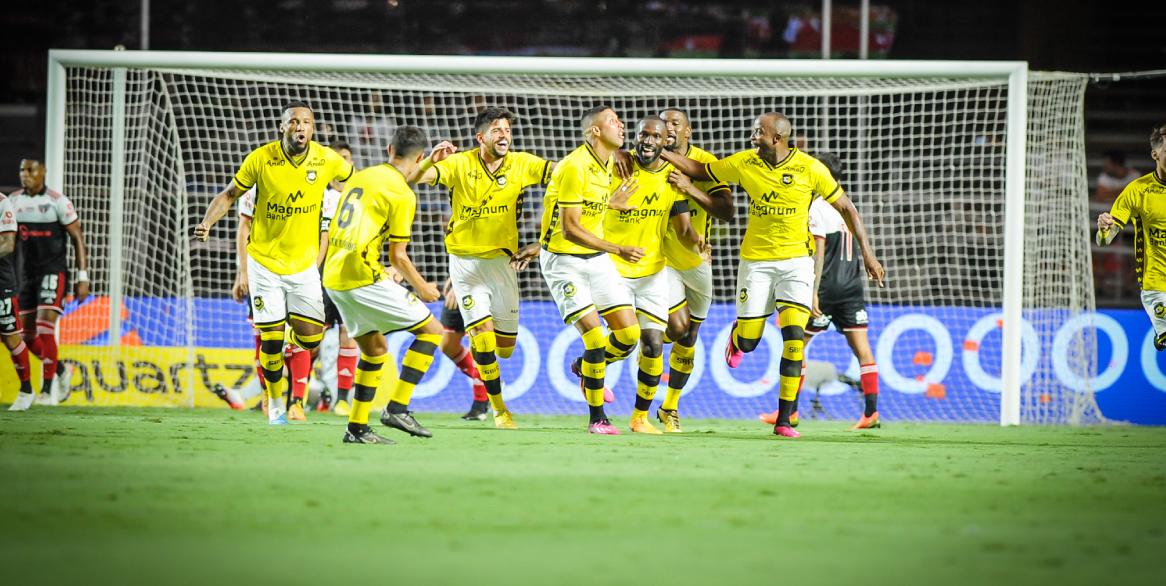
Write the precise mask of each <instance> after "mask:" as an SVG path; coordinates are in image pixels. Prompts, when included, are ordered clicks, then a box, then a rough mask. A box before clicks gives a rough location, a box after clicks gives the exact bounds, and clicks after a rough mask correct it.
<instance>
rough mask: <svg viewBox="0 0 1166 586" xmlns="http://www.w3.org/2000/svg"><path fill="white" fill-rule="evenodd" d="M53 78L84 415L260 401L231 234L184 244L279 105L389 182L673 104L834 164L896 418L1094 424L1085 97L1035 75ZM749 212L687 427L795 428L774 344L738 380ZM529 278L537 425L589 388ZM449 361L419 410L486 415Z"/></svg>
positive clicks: (413, 71) (93, 65)
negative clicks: (85, 272)
mask: <svg viewBox="0 0 1166 586" xmlns="http://www.w3.org/2000/svg"><path fill="white" fill-rule="evenodd" d="M48 79H49V95H48V112H47V130H46V141H45V144H46V153H45V155H46V165H47V172H48V176H47V183H48V185H49V186H50V187H52V188H54V189H59V190H61V191H62V192H64V193H65V194H66V195H68V196H69V197H71V198H72V200H73V202H74V203H75V205H76V207H77V209H78V211H79V213H80V214H81V217H82V221H83V222H84V224H85V228H86V233H87V235H88V237H89V238H90V240H91V241H92V242H91V245H90V248H91V256H92V257H93V260H92V263H91V264H92V268H91V270H90V275H91V278H92V280H93V287H94V291H95V299H94V300H92V301H90V302H88V303H87V304H86V305H85V306H82V307H80V308H76V309H75V310H74V311H73V312H72V313H71V315H70V316H69V318H70V319H69V320H68V321H67V322H66V323H65V325H63V328H64V327H73V328H76V329H77V330H78V331H82V332H84V334H83V335H82V334H78V335H76V336H72V337H71V338H70V342H69V343H66V344H65V346H64V351H63V354H62V355H63V357H64V358H66V359H70V360H72V361H74V362H75V363H76V364H77V365H78V366H79V368H78V369H77V371H78V373H79V374H77V375H75V377H74V382H73V385H74V389H75V390H74V392H75V396H80V397H83V399H74V400H78V401H88V402H90V403H92V404H109V405H123V404H156V405H191V406H193V405H203V404H206V405H210V404H214V399H213V398H212V397H211V396H210V395H209V392H208V390H207V388H206V387H207V385H208V384H209V383H212V382H222V383H223V384H227V385H228V386H230V384H234V383H236V382H239V381H242V380H243V379H245V378H246V376H247V374H248V372H247V370H246V369H247V368H249V367H250V362H249V356H250V350H249V349H248V348H249V345H250V342H251V339H250V337H249V332H248V329H247V325H246V322H245V314H246V310H245V308H243V306H241V305H239V304H236V303H234V302H233V301H231V300H230V299H229V298H228V296H229V290H230V284H231V282H232V280H233V278H234V270H235V259H234V249H233V238H234V229H235V220H234V214H232V215H231V216H229V217H228V218H227V219H224V221H222V222H220V223H219V225H217V226H216V228H215V230H214V232H213V233H212V237H211V240H210V241H209V242H208V243H197V242H193V241H192V240H191V238H190V231H191V228H192V227H193V225H194V224H195V223H197V221H198V218H199V217H201V214H202V211H203V210H204V209H205V207H206V205H207V203H208V202H209V200H210V199H211V197H213V195H214V194H215V193H216V192H217V191H218V190H220V189H221V188H222V187H223V186H224V185H226V184H227V182H228V181H230V179H231V174H232V173H233V172H234V170H235V168H236V167H237V165H238V164H239V163H240V162H241V161H242V158H243V157H244V156H245V155H246V153H247V152H249V151H250V150H251V149H253V148H255V147H256V146H258V145H260V144H263V143H265V142H268V141H271V140H275V139H276V138H277V130H276V126H277V120H278V116H279V110H280V108H281V107H282V105H283V104H284V103H286V102H288V101H290V100H293V99H303V100H306V101H307V102H309V103H310V104H311V105H312V106H313V109H314V110H315V111H316V113H317V124H318V128H317V136H316V140H317V141H319V142H321V143H323V144H335V143H338V142H345V143H348V144H349V145H351V147H352V150H353V153H354V155H355V156H356V159H357V164H358V167H359V166H365V165H369V164H374V163H376V162H379V160H378V159H377V154H378V153H379V152H381V151H382V149H383V146H384V143H385V141H386V140H387V138H388V136H389V135H390V134H391V131H392V128H394V127H396V126H400V125H403V124H414V125H419V126H422V127H424V128H425V129H426V130H427V132H428V133H429V135H430V138H431V139H432V140H433V142H434V143H436V142H437V141H438V140H445V139H449V140H453V141H455V143H456V144H458V146H459V147H460V148H462V149H472V148H475V147H476V145H475V144H474V142H473V140H472V134H473V133H472V130H471V129H470V128H469V126H470V123H471V121H472V119H473V116H474V114H475V113H476V112H477V110H478V109H480V108H481V107H482V106H485V105H500V106H505V107H507V108H509V109H511V110H512V111H514V112H515V113H516V114H517V115H518V120H517V122H516V123H515V125H514V137H515V139H514V145H513V146H512V148H513V149H516V150H523V151H530V152H533V153H535V154H537V155H539V156H542V157H544V158H548V159H558V158H560V157H562V156H564V155H565V154H566V153H567V152H569V151H570V150H571V148H573V147H574V146H576V145H577V143H578V131H577V129H576V126H577V122H576V121H577V116H578V114H579V113H580V112H581V111H582V110H583V109H585V108H587V107H589V106H591V105H594V104H597V103H607V104H610V105H612V106H613V107H614V108H615V109H616V111H617V112H618V113H619V114H620V116H621V119H623V121H624V123H625V124H626V125H627V126H628V128H629V131H628V133H627V135H628V140H629V141H630V140H632V137H633V135H634V132H633V129H634V126H635V123H636V121H637V120H638V119H639V118H641V117H643V116H645V115H651V114H656V113H658V112H660V111H661V110H662V109H664V108H666V107H679V108H682V109H684V110H685V111H686V112H688V114H689V116H690V118H691V119H692V125H693V138H692V141H693V144H696V145H699V146H701V147H702V148H705V149H706V150H709V151H711V152H713V153H714V154H716V155H717V156H726V155H729V154H731V153H733V152H736V151H739V150H742V149H745V148H748V147H749V144H748V133H749V128H750V125H751V123H752V119H753V118H754V117H755V116H756V115H758V114H760V113H762V112H765V111H781V112H783V113H785V114H786V115H787V116H789V118H790V119H791V121H792V122H793V126H794V136H795V138H796V140H797V141H798V145H799V146H800V147H802V148H804V149H805V150H807V151H808V152H810V153H814V152H825V151H830V152H833V153H835V154H838V155H840V156H841V158H842V160H843V162H844V166H845V168H846V171H845V172H844V174H843V177H842V184H843V186H844V188H845V189H846V190H847V192H848V193H850V194H851V197H852V199H853V200H854V201H855V204H856V206H857V207H858V209H859V210H860V212H861V213H862V215H863V218H864V220H865V221H866V223H867V226H868V229H869V231H870V233H871V235H872V240H873V243H874V246H875V248H876V250H877V252H878V253H879V256H880V259H881V260H883V262H884V265H885V266H886V267H887V280H888V287H887V288H886V289H881V290H880V289H877V288H868V303H869V311H870V315H871V323H872V328H871V340H872V348H873V349H875V351H876V356H877V358H878V362H879V368H880V372H881V373H882V391H881V394H882V395H883V396H882V398H880V411H881V412H883V413H884V417H886V418H888V419H898V420H924V421H932V420H935V421H977V422H994V423H999V424H1001V425H1017V424H1021V423H1082V422H1091V421H1098V420H1100V418H1101V415H1100V412H1099V411H1098V409H1097V406H1096V402H1095V400H1094V397H1093V392H1092V391H1093V388H1092V386H1091V385H1092V379H1093V377H1094V376H1095V374H1096V369H1097V347H1096V340H1095V336H1094V335H1093V331H1092V330H1091V329H1089V328H1076V329H1075V330H1073V331H1071V332H1067V331H1065V328H1064V327H1063V326H1064V325H1065V324H1066V323H1067V322H1070V320H1072V319H1073V318H1075V317H1078V316H1081V315H1083V314H1087V313H1089V312H1092V311H1093V310H1094V309H1095V307H1094V299H1093V288H1092V269H1091V265H1090V260H1089V254H1090V253H1089V240H1088V233H1087V230H1088V219H1087V214H1088V208H1087V194H1086V189H1087V186H1086V179H1085V162H1084V156H1085V155H1084V130H1083V122H1082V120H1083V100H1084V89H1085V84H1086V83H1087V81H1088V78H1087V76H1085V75H1077V74H1065V73H1045V72H1030V71H1029V70H1028V67H1027V64H1026V63H1024V62H975V61H966V62H961V61H865V60H863V61H843V60H839V61H829V60H828V61H816V60H753V61H749V60H729V61H722V60H695V59H590V58H536V57H450V56H397V55H394V56H374V55H329V54H302V55H301V54H296V55H293V54H263V53H197V52H157V51H143V52H135V51H73V50H53V51H51V52H50V58H49V77H48ZM417 192H418V195H419V209H418V213H417V222H416V223H415V225H414V233H415V237H414V240H413V242H412V243H411V245H410V254H411V255H412V256H413V257H414V258H415V260H416V261H417V264H418V266H419V268H421V270H422V272H423V274H425V275H426V276H427V278H429V279H430V280H434V281H439V282H440V281H444V279H445V275H446V264H445V263H446V260H445V259H446V257H445V253H444V248H443V246H442V240H441V239H442V231H441V227H442V225H443V224H444V217H443V214H448V202H447V199H446V194H445V193H443V192H442V191H441V190H440V189H435V188H431V187H429V186H418V189H417ZM736 193H737V196H736V199H737V202H738V204H737V205H738V209H739V210H744V209H745V207H744V206H745V197H744V194H743V193H741V192H740V191H739V190H738V191H737V192H736ZM541 195H542V191H541V189H532V190H531V191H529V192H528V193H527V194H526V197H525V198H524V199H525V202H526V203H525V213H524V216H523V219H522V224H521V233H522V235H523V242H524V243H525V242H530V241H531V240H532V239H533V238H534V234H535V233H536V232H537V223H538V212H539V209H540V206H541V199H542V198H541ZM746 216H747V214H743V213H739V214H738V217H737V220H736V221H735V222H730V223H717V224H716V225H715V226H714V228H713V231H712V233H711V235H712V237H713V239H714V247H715V253H714V258H715V261H714V279H715V293H716V299H715V301H716V303H715V307H714V308H713V311H712V312H711V313H710V317H709V321H708V323H707V324H706V326H705V327H704V328H703V329H702V333H701V346H700V347H699V348H698V356H697V358H698V361H701V363H700V364H699V365H698V371H702V372H703V373H705V374H704V375H703V376H701V375H699V374H698V373H697V372H694V375H693V379H692V381H693V382H692V384H691V385H690V386H692V388H690V389H687V390H686V394H685V397H686V398H685V399H684V400H683V401H682V403H681V405H682V410H685V412H686V414H688V415H691V416H707V417H751V416H752V415H753V414H755V413H756V412H758V411H760V410H768V408H772V407H770V405H771V404H776V398H775V397H776V387H775V385H776V381H777V378H776V376H773V374H772V373H771V372H770V371H771V370H772V369H775V368H776V366H775V365H773V364H770V363H776V360H772V359H771V357H772V356H773V354H772V352H771V351H770V350H767V349H766V348H765V347H764V346H765V345H768V346H778V352H780V344H779V343H776V344H775V342H779V340H780V336H778V335H777V334H776V332H770V334H768V335H767V336H766V338H765V340H766V343H765V344H763V347H762V348H759V349H758V351H757V352H755V353H753V354H750V355H748V356H747V357H746V366H745V367H744V369H743V370H738V371H735V372H729V371H727V370H726V369H725V368H724V365H723V364H721V363H719V361H718V357H719V355H720V353H721V347H720V346H717V343H718V340H719V337H720V334H723V332H724V328H725V327H727V325H728V324H729V323H731V321H732V312H733V305H732V301H733V288H734V283H735V273H736V253H737V247H738V245H739V242H740V238H741V235H742V234H743V233H744V218H745V217H746ZM520 281H521V287H522V295H523V302H524V305H523V308H522V316H521V322H520V323H521V324H522V327H523V330H522V335H521V341H520V346H519V352H518V353H517V354H516V356H515V358H513V359H511V360H510V361H508V363H507V364H506V365H504V367H503V380H504V381H506V383H507V391H506V392H507V396H508V397H513V398H514V403H513V406H514V408H515V409H516V411H518V412H540V413H572V412H576V410H577V409H579V408H581V407H580V405H581V403H579V402H578V401H579V398H578V397H574V395H575V394H578V389H577V387H575V388H574V393H573V394H572V393H571V392H569V390H570V387H571V386H572V382H573V379H570V378H569V377H570V374H569V373H568V374H566V375H565V376H564V374H563V373H564V370H565V365H564V364H558V363H557V362H556V361H561V360H560V359H561V358H562V356H564V355H571V354H570V352H571V351H570V344H571V343H572V342H573V341H574V340H573V339H569V337H566V336H563V335H561V332H562V331H564V329H563V325H562V323H561V322H560V321H558V319H557V315H556V314H555V313H554V311H553V307H551V305H550V303H549V295H548V293H547V292H546V291H545V287H544V286H543V284H542V279H541V277H540V276H539V275H538V271H537V268H531V269H529V270H528V271H527V272H525V273H523V274H522V275H521V276H520ZM434 307H435V311H436V307H437V306H434ZM821 338H822V340H821V341H819V340H815V341H814V342H813V343H812V344H811V345H810V346H809V348H808V350H807V356H808V357H809V358H810V359H814V360H822V361H827V362H831V363H833V364H834V365H835V368H836V369H837V370H838V371H839V372H841V373H843V374H845V373H846V372H847V371H849V370H852V369H854V370H856V363H855V364H851V358H850V355H849V350H847V349H846V347H845V343H844V342H841V341H839V340H840V337H839V336H833V335H830V336H822V337H821ZM439 361H442V362H441V363H440V364H439V363H438V362H435V363H434V366H433V369H432V372H431V373H430V375H428V376H427V377H426V379H425V381H426V382H424V383H423V384H422V385H421V386H419V387H418V394H417V397H418V408H419V409H425V408H429V409H434V410H455V409H458V408H460V407H463V406H464V405H463V403H465V404H468V397H469V393H468V391H467V390H466V388H467V385H466V384H464V381H463V380H462V379H461V378H460V375H457V376H454V371H453V370H452V368H451V367H450V366H449V365H448V364H445V363H444V359H441V358H439ZM631 364H634V363H631ZM621 368H622V371H621ZM611 370H612V371H613V372H610V373H609V384H610V385H612V386H613V388H616V389H617V391H616V392H617V395H618V394H619V393H620V390H619V389H621V388H622V389H623V391H624V392H623V396H622V398H621V400H620V402H618V403H617V409H616V412H617V413H618V412H619V406H621V405H622V406H625V407H627V408H629V409H630V401H631V399H630V398H629V397H630V396H631V395H634V391H632V392H628V391H627V389H629V388H631V389H634V382H633V383H632V384H630V385H629V384H628V382H627V381H628V380H630V379H629V375H630V377H631V378H632V379H634V366H624V367H617V368H612V369H611ZM629 370H631V371H632V372H631V373H629V372H628V371H629ZM843 378H845V377H843ZM564 384H565V385H566V387H564ZM78 392H79V393H80V395H77V393H78ZM814 392H815V396H816V397H817V400H816V404H817V403H818V402H820V404H821V405H822V406H823V410H822V414H823V416H826V417H836V418H850V417H851V416H852V415H853V413H852V411H853V410H854V409H856V408H857V407H856V406H857V403H856V401H855V394H854V393H853V392H848V391H847V389H846V388H845V385H844V384H843V383H829V384H824V385H821V386H819V387H818V388H815V389H814ZM624 403H626V405H624Z"/></svg>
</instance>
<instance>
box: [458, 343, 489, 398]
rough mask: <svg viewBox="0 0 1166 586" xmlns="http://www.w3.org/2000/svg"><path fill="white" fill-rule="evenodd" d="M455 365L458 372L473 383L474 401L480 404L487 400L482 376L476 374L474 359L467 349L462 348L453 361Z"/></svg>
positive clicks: (476, 368)
mask: <svg viewBox="0 0 1166 586" xmlns="http://www.w3.org/2000/svg"><path fill="white" fill-rule="evenodd" d="M453 362H454V364H456V365H457V367H458V370H460V371H462V373H463V374H465V375H466V376H468V377H470V380H472V381H474V400H475V401H478V402H481V401H487V400H489V396H488V395H487V394H486V385H484V384H482V376H481V375H480V374H478V367H477V365H475V364H474V357H473V356H472V355H471V354H470V350H469V348H466V347H465V346H462V353H461V356H458V357H457V360H454V361H453Z"/></svg>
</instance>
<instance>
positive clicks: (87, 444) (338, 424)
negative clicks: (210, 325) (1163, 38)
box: [0, 407, 1166, 586]
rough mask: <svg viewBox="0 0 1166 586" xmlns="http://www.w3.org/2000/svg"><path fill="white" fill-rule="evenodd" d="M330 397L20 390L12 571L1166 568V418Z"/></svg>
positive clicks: (286, 578)
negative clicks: (392, 404)
mask: <svg viewBox="0 0 1166 586" xmlns="http://www.w3.org/2000/svg"><path fill="white" fill-rule="evenodd" d="M309 417H310V418H311V421H309V422H308V423H307V424H302V425H293V426H290V427H288V428H270V427H268V426H267V425H266V424H265V421H264V420H263V417H262V415H259V414H256V413H249V412H248V413H234V412H224V411H222V410H180V409H135V408H121V409H82V408H68V407H60V408H44V407H34V408H33V410H31V411H29V412H27V413H23V414H15V413H7V412H3V413H0V478H3V479H4V481H3V482H4V487H5V489H6V492H7V498H5V499H4V500H3V503H2V504H0V574H2V575H5V576H6V577H7V578H6V579H5V580H4V582H5V583H11V584H36V583H44V584H144V583H153V584H159V583H161V584H218V583H223V584H228V583H244V582H245V581H246V582H251V583H258V584H274V583H278V584H326V583H347V582H348V581H350V580H352V579H354V578H355V579H356V580H358V581H361V582H364V581H371V582H373V583H388V582H391V583H397V584H438V583H444V584H477V583H486V584H494V583H521V584H617V583H618V584H626V583H634V582H640V583H643V584H665V583H668V584H702V585H706V586H707V585H714V584H745V583H757V584H773V583H789V582H793V581H797V582H799V583H843V582H852V583H857V582H867V583H895V584H913V583H921V584H922V583H928V584H934V583H936V582H940V581H941V582H940V583H942V584H944V585H945V586H947V585H949V584H953V583H956V584H963V583H968V584H984V583H1000V582H1002V583H1053V582H1052V581H1053V580H1056V583H1057V584H1059V585H1061V584H1066V583H1070V584H1072V583H1079V584H1089V583H1092V584H1096V583H1155V582H1156V581H1157V580H1156V579H1157V578H1159V577H1160V569H1161V559H1162V552H1163V551H1166V522H1164V521H1166V451H1164V448H1166V429H1161V428H1131V427H1107V428H1072V427H1021V428H1011V429H1002V428H999V427H994V426H956V425H920V424H899V423H892V424H889V425H888V427H885V428H884V429H882V430H874V431H872V432H864V433H856V432H850V431H847V430H846V427H847V426H848V424H847V423H843V422H813V421H807V422H804V423H803V425H802V427H801V428H800V430H801V431H802V432H803V433H804V434H805V436H804V437H803V438H801V439H799V440H792V441H791V440H785V439H781V438H776V437H773V436H771V435H769V428H767V427H766V426H764V425H761V424H759V423H756V422H751V421H710V420H705V421H696V420H687V421H685V422H684V423H685V427H686V429H690V430H691V432H690V433H686V434H684V435H672V436H663V437H661V436H651V437H649V436H639V435H636V436H632V435H630V434H628V435H623V436H621V437H597V436H590V435H588V434H587V433H585V431H584V430H583V424H584V422H585V417H583V416H580V417H534V416H521V415H520V417H519V419H518V421H519V424H520V425H522V426H523V429H522V430H520V431H517V432H504V431H496V430H494V429H492V428H490V427H489V424H488V423H477V422H474V423H467V422H463V421H461V420H459V419H457V418H456V416H454V415H445V414H442V415H436V414H418V417H419V418H420V420H421V421H422V423H424V424H426V425H427V426H429V427H430V429H432V430H433V431H434V434H435V437H434V438H433V439H431V440H422V439H415V438H410V437H407V436H405V435H404V434H402V433H400V432H397V431H395V430H388V429H385V428H383V427H381V426H380V425H379V424H377V425H376V427H377V428H378V429H379V430H381V431H382V433H384V434H386V435H388V436H389V437H392V438H394V439H396V440H397V441H399V442H401V444H400V445H397V446H353V445H342V444H341V443H340V438H341V436H342V433H343V419H341V418H339V417H335V416H331V415H327V416H324V415H318V414H311V415H310V416H309ZM375 417H376V415H375V414H374V416H373V419H374V420H375ZM618 424H619V426H620V427H621V430H622V429H623V428H624V426H626V418H619V421H618Z"/></svg>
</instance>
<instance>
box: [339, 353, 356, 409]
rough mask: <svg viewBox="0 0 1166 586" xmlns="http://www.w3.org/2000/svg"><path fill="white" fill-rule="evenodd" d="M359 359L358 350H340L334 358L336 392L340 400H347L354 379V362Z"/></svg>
mask: <svg viewBox="0 0 1166 586" xmlns="http://www.w3.org/2000/svg"><path fill="white" fill-rule="evenodd" d="M358 358H360V349H359V348H341V349H340V352H339V353H338V354H337V356H336V391H337V392H338V393H340V397H339V398H340V399H347V398H348V391H349V390H351V389H352V383H353V379H354V378H355V377H356V361H357V359H358Z"/></svg>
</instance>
